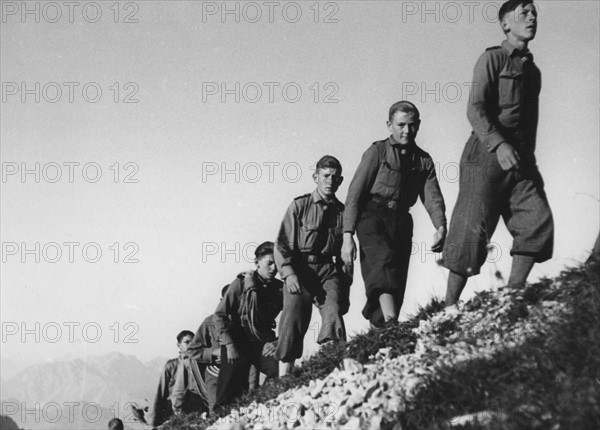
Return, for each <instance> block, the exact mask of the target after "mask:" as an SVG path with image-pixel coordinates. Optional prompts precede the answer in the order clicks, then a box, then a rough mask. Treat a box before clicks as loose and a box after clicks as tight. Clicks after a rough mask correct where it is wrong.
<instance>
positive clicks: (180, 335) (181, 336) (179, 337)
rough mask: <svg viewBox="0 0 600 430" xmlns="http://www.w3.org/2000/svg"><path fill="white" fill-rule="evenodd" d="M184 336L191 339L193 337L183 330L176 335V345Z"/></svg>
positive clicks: (191, 333) (190, 333)
mask: <svg viewBox="0 0 600 430" xmlns="http://www.w3.org/2000/svg"><path fill="white" fill-rule="evenodd" d="M186 336H191V337H192V338H193V337H194V333H193V332H191V331H189V330H183V331H182V332H180V333H179V334H178V335H177V343H181V341H182V340H183V338H184V337H186Z"/></svg>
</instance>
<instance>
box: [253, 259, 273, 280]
mask: <svg viewBox="0 0 600 430" xmlns="http://www.w3.org/2000/svg"><path fill="white" fill-rule="evenodd" d="M256 270H257V271H258V274H259V276H260V277H261V278H263V279H264V280H265V281H272V280H273V279H274V278H275V275H277V267H276V266H275V259H274V258H273V254H269V255H263V256H262V257H260V258H259V259H258V260H257V261H256Z"/></svg>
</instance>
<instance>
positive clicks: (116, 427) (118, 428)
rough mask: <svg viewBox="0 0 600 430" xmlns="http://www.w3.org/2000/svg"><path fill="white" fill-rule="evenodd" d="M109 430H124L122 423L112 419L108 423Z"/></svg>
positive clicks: (117, 419)
mask: <svg viewBox="0 0 600 430" xmlns="http://www.w3.org/2000/svg"><path fill="white" fill-rule="evenodd" d="M108 428H109V430H124V428H125V427H124V426H123V421H121V420H120V419H119V418H113V419H112V420H110V421H109V422H108Z"/></svg>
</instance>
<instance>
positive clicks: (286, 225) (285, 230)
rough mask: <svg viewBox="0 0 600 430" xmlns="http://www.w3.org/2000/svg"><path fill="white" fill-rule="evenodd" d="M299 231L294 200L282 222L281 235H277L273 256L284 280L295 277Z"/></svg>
mask: <svg viewBox="0 0 600 430" xmlns="http://www.w3.org/2000/svg"><path fill="white" fill-rule="evenodd" d="M297 230H298V215H297V208H296V201H295V200H294V201H293V202H292V203H291V204H290V205H289V206H288V208H287V211H286V212H285V215H284V216H283V221H281V227H280V228H279V234H278V235H277V241H276V242H275V249H274V251H273V256H274V258H275V264H276V265H277V270H279V273H280V274H281V278H282V279H284V280H285V279H286V278H287V277H288V276H290V275H295V274H296V272H295V270H294V263H295V262H296V260H297V258H298V249H297V240H296V238H297Z"/></svg>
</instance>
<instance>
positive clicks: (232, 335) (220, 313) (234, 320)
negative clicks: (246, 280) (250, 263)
mask: <svg viewBox="0 0 600 430" xmlns="http://www.w3.org/2000/svg"><path fill="white" fill-rule="evenodd" d="M241 294H242V284H241V281H240V279H239V278H235V280H234V281H233V282H232V283H231V284H230V285H229V288H228V289H227V292H226V293H225V296H223V298H222V299H221V301H220V302H219V304H218V306H217V309H216V310H215V314H214V316H213V321H214V324H215V329H216V332H217V334H218V336H219V340H220V344H221V345H229V344H232V343H234V340H235V339H236V337H237V336H238V335H239V330H240V327H239V315H238V310H239V308H240V296H241Z"/></svg>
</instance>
